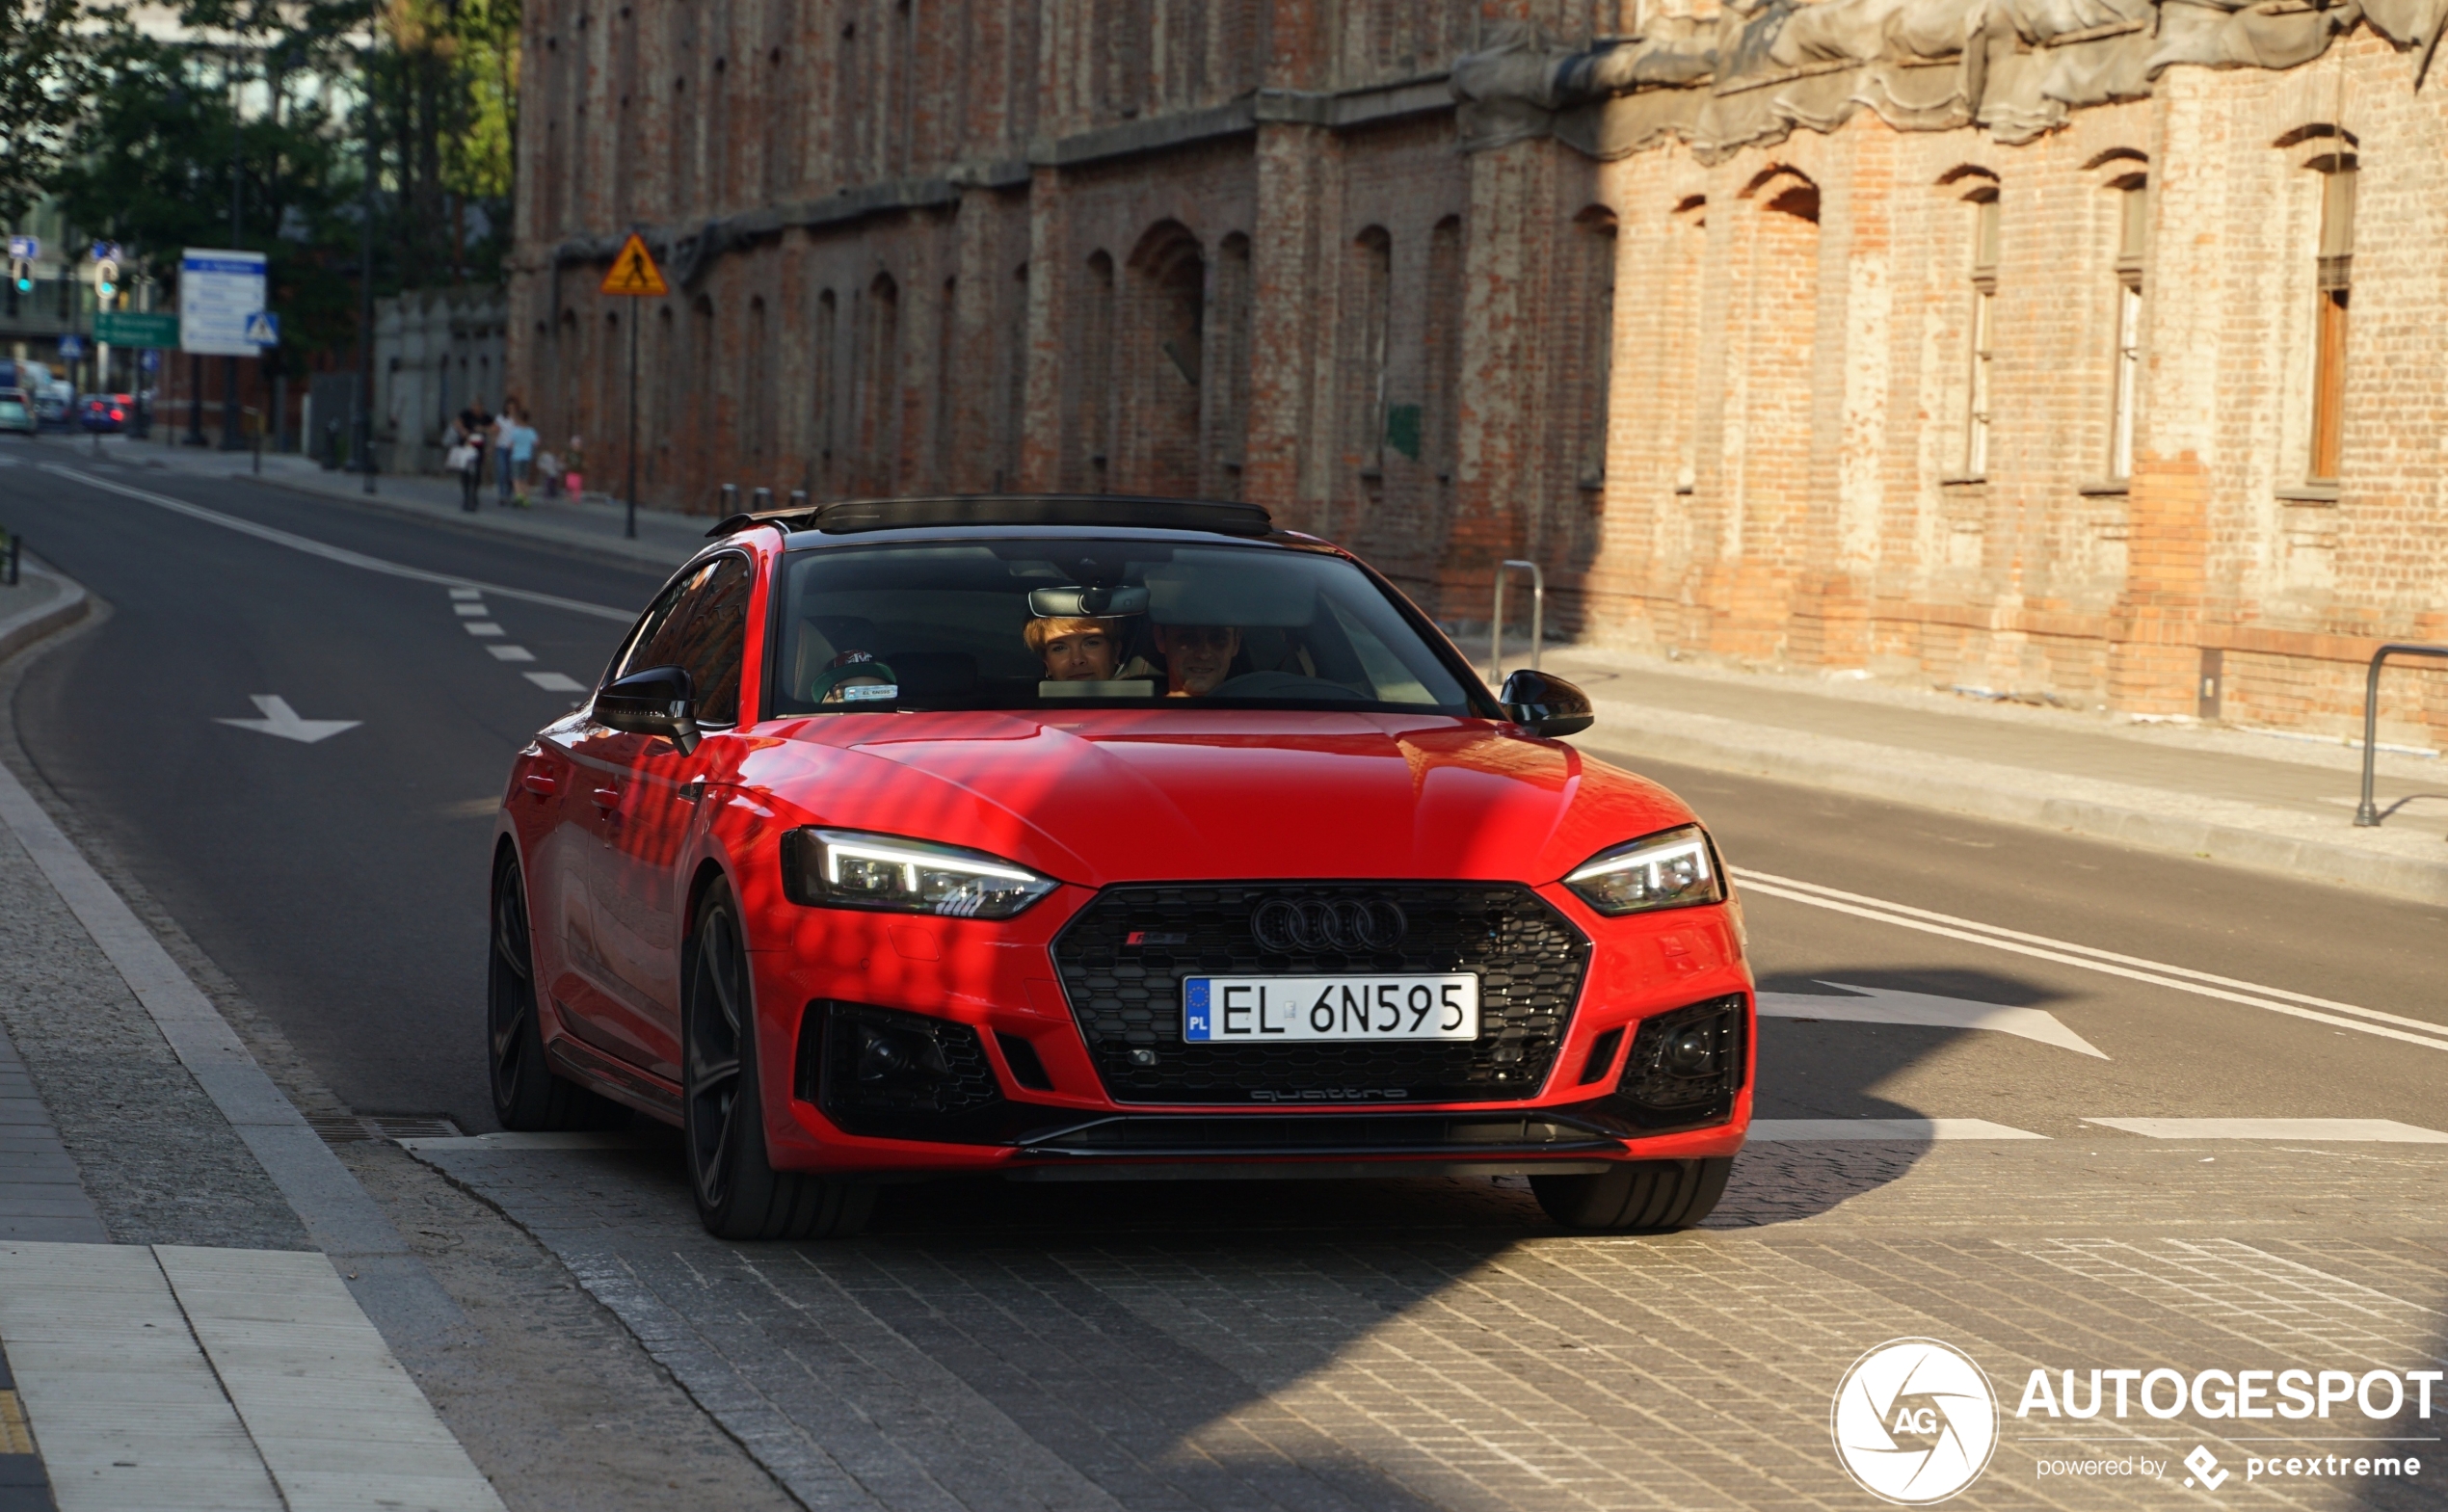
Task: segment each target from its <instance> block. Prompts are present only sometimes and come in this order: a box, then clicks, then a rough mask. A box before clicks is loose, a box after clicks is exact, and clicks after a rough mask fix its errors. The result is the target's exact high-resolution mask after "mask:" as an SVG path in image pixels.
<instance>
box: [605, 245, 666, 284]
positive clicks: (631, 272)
mask: <svg viewBox="0 0 2448 1512" xmlns="http://www.w3.org/2000/svg"><path fill="white" fill-rule="evenodd" d="M603 292H604V293H606V294H626V295H630V296H632V297H635V298H640V299H652V298H654V297H655V296H657V295H662V294H669V293H670V292H672V291H671V290H670V289H669V288H667V287H666V286H665V285H664V283H663V270H661V269H660V268H657V267H655V266H654V257H653V254H652V253H651V252H648V251H647V250H646V239H645V238H644V237H642V236H640V235H638V233H637V232H635V231H631V232H630V233H629V239H628V240H627V241H625V242H623V243H622V244H621V252H620V255H619V256H617V257H614V258H613V259H612V271H611V272H610V273H607V274H605V275H604V276H603Z"/></svg>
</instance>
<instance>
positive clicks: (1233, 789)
mask: <svg viewBox="0 0 2448 1512" xmlns="http://www.w3.org/2000/svg"><path fill="white" fill-rule="evenodd" d="M711 537H712V541H711V544H708V545H707V546H706V547H705V549H704V550H703V551H701V552H700V553H699V554H698V556H697V557H696V558H695V560H693V561H691V562H690V563H689V564H688V565H687V566H686V567H684V568H682V569H681V570H680V571H679V575H677V576H676V577H674V578H673V579H672V581H671V583H670V584H669V585H668V586H667V587H665V588H664V590H663V591H662V593H661V594H659V595H658V596H657V597H655V599H654V601H653V603H652V605H651V606H650V607H649V608H648V609H647V611H646V613H645V614H644V616H643V617H641V618H640V619H639V621H638V623H637V625H636V627H635V628H634V629H632V630H631V631H630V632H629V634H628V636H627V638H626V640H625V641H624V642H623V644H622V647H621V650H620V652H619V654H618V655H616V656H615V657H614V658H613V661H612V664H611V666H610V667H609V668H608V669H607V671H606V672H605V674H604V677H603V681H602V684H601V686H599V688H597V689H596V691H595V694H594V696H593V698H592V699H591V700H590V701H589V702H588V703H586V704H585V705H583V706H582V707H580V708H578V709H577V710H575V711H573V712H572V713H571V714H570V715H569V716H568V717H567V718H565V719H561V720H559V721H556V722H555V723H554V724H552V725H550V726H549V727H547V728H546V729H544V730H543V731H542V732H541V733H539V734H538V735H537V737H536V739H535V741H534V742H533V743H532V744H530V745H529V746H527V747H526V749H525V750H523V751H521V752H520V753H519V758H518V761H517V763H516V765H515V766H514V767H513V768H512V770H511V773H510V781H509V783H508V786H507V789H506V791H505V794H504V796H503V799H502V803H501V811H500V819H499V839H498V842H497V846H496V849H495V853H494V858H493V863H492V954H491V963H490V992H489V997H490V1002H489V1025H488V1027H489V1031H490V1032H489V1035H488V1042H489V1045H488V1048H489V1052H490V1058H491V1070H492V1092H493V1102H494V1109H495V1112H496V1113H497V1114H498V1116H499V1118H500V1120H501V1123H502V1125H503V1127H506V1128H511V1129H551V1128H574V1127H601V1122H602V1120H603V1119H604V1118H605V1117H606V1116H607V1115H611V1114H614V1113H615V1112H616V1110H615V1109H614V1108H613V1107H612V1106H611V1104H623V1105H625V1106H627V1107H629V1108H632V1109H636V1110H639V1111H642V1112H644V1113H647V1114H649V1115H651V1116H652V1117H654V1118H657V1119H660V1120H663V1121H665V1122H667V1123H670V1124H673V1125H677V1126H679V1128H680V1129H681V1130H682V1139H681V1143H682V1145H683V1147H684V1149H685V1151H686V1154H687V1160H688V1164H689V1168H690V1175H691V1178H692V1180H693V1184H694V1186H695V1190H696V1198H697V1205H698V1209H699V1212H700V1215H701V1216H702V1217H703V1219H704V1220H705V1226H706V1228H707V1229H709V1230H711V1231H712V1232H713V1233H717V1234H720V1235H723V1236H725V1237H730V1238H740V1239H752V1238H798V1237H812V1236H824V1235H840V1234H846V1233H853V1232H855V1231H856V1230H857V1229H858V1228H859V1227H860V1225H861V1224H862V1223H864V1222H865V1218H866V1216H867V1214H868V1212H869V1210H870V1209H871V1207H873V1204H874V1198H875V1193H876V1190H877V1188H878V1186H879V1185H881V1184H882V1183H885V1182H891V1181H906V1180H920V1179H924V1178H929V1177H943V1176H953V1175H962V1174H971V1175H974V1174H979V1173H1000V1174H1002V1175H1003V1176H1005V1177H1007V1178H1010V1179H1014V1180H1114V1179H1133V1178H1135V1179H1144V1180H1182V1179H1195V1178H1266V1177H1274V1178H1288V1177H1336V1178H1348V1177H1362V1176H1368V1177H1413V1176H1482V1177H1484V1176H1497V1175H1506V1174H1513V1175H1525V1176H1527V1177H1528V1178H1529V1180H1530V1189H1531V1191H1532V1192H1533V1193H1534V1194H1535V1195H1536V1197H1537V1199H1538V1202H1539V1204H1540V1205H1541V1207H1544V1208H1545V1209H1546V1211H1547V1213H1548V1214H1549V1215H1550V1216H1551V1217H1553V1218H1554V1219H1556V1220H1557V1222H1559V1223H1561V1224H1564V1225H1568V1226H1572V1227H1578V1228H1586V1229H1601V1230H1657V1229H1671V1228H1679V1227H1685V1226H1688V1225H1690V1224H1694V1223H1697V1222H1698V1221H1699V1220H1700V1219H1701V1218H1703V1217H1705V1216H1706V1215H1707V1214H1708V1212H1709V1211H1710V1209H1711V1208H1712V1207H1714V1206H1715V1205H1716V1201H1717V1198H1718V1195H1719V1194H1720V1193H1721V1192H1722V1191H1723V1190H1724V1187H1725V1181H1726V1174H1727V1171H1728V1169H1729V1167H1730V1166H1731V1164H1732V1159H1733V1156H1734V1154H1735V1152H1736V1151H1737V1150H1738V1149H1740V1148H1741V1146H1742V1144H1743V1134H1744V1131H1745V1129H1746V1127H1748V1125H1749V1121H1750V1114H1751V1088H1750V1083H1751V1074H1752V1065H1753V1058H1754V1056H1753V1044H1754V1033H1753V1031H1754V1024H1755V1021H1754V1018H1753V1003H1752V983H1751V976H1750V971H1749V968H1748V967H1747V965H1746V964H1745V962H1744V959H1743V926H1742V917H1741V914H1740V912H1739V906H1738V904H1737V902H1736V900H1735V899H1734V897H1733V896H1732V894H1731V892H1730V891H1729V889H1728V887H1727V883H1726V878H1725V872H1724V868H1723V866H1722V865H1721V864H1720V862H1719V861H1718V858H1717V856H1716V849H1715V847H1714V845H1713V844H1712V843H1711V841H1710V838H1709V836H1708V834H1707V833H1706V832H1705V831H1704V830H1703V829H1702V828H1701V826H1700V824H1699V823H1698V821H1697V820H1696V819H1695V818H1694V816H1693V814H1692V812H1691V810H1690V809H1689V808H1687V807H1685V806H1684V804H1683V803H1682V802H1681V801H1679V800H1678V799H1677V798H1675V796H1674V795H1673V794H1672V793H1669V792H1667V791H1666V790H1665V789H1664V788H1663V787H1661V786H1659V785H1658V784H1657V783H1651V782H1648V781H1646V780H1644V779H1642V778H1639V777H1636V776H1634V775H1632V774H1630V773H1628V772H1623V771H1620V770H1617V769H1616V768H1614V767H1610V766H1608V765H1605V764H1604V763H1602V762H1598V761H1594V760H1592V759H1590V758H1589V757H1588V756H1584V755H1583V754H1582V753H1581V752H1580V751H1577V750H1576V749H1574V748H1573V747H1572V746H1570V745H1567V744H1565V743H1564V742H1563V741H1562V740H1560V739H1558V738H1557V737H1559V736H1563V735H1569V734H1574V733H1577V732H1579V731H1581V730H1583V729H1587V728H1588V726H1589V724H1590V720H1591V713H1590V704H1589V701H1588V700H1587V698H1585V697H1584V696H1583V694H1582V693H1581V692H1580V691H1579V690H1578V689H1576V688H1574V687H1573V686H1571V685H1570V684H1569V683H1566V682H1564V681H1562V680H1561V679H1559V678H1557V677H1554V676H1542V675H1541V674H1539V673H1537V672H1534V671H1522V672H1516V673H1514V674H1513V675H1512V676H1510V677H1508V678H1506V679H1505V681H1504V686H1503V691H1502V692H1501V693H1499V694H1496V695H1493V696H1491V695H1490V693H1489V692H1488V690H1487V688H1486V686H1485V685H1484V684H1483V683H1482V682H1481V681H1480V680H1479V678H1478V677H1477V675H1476V674H1475V673H1474V672H1473V671H1472V669H1471V667H1470V664H1469V663H1468V662H1467V661H1466V660H1465V659H1464V658H1463V657H1462V655H1461V654H1460V653H1459V652H1458V651H1456V650H1454V648H1453V646H1452V645H1451V643H1450V642H1449V641H1448V640H1447V639H1446V638H1445V636H1444V635H1443V634H1442V633H1441V632H1440V631H1439V630H1438V629H1437V628H1436V626H1435V625H1434V624H1433V623H1430V622H1429V621H1428V619H1427V618H1426V617H1425V616H1424V615H1423V614H1422V613H1421V612H1420V611H1419V609H1418V608H1416V607H1415V606H1414V605H1413V604H1412V603H1411V602H1410V600H1409V599H1407V598H1406V597H1404V596H1403V595H1402V594H1401V593H1400V592H1399V591H1397V589H1396V588H1394V587H1393V586H1392V585H1391V584H1389V583H1388V582H1387V581H1386V580H1385V579H1384V578H1382V577H1380V576H1378V575H1377V574H1376V573H1375V572H1373V571H1371V570H1370V569H1369V568H1368V567H1367V566H1366V565H1365V564H1363V563H1361V562H1360V561H1358V560H1357V559H1356V558H1354V557H1353V556H1352V555H1351V554H1350V553H1349V552H1346V551H1344V550H1341V549H1339V548H1337V547H1335V546H1333V545H1331V544H1327V543H1325V542H1323V541H1319V540H1317V539H1315V538H1313V537H1310V536H1305V535H1300V534H1296V533H1293V532H1290V531H1285V530H1280V529H1277V528H1275V526H1274V525H1273V523H1272V522H1271V520H1270V519H1269V517H1268V515H1267V513H1266V511H1265V510H1264V509H1262V508H1260V507H1258V506H1255V505H1250V504H1236V503H1220V502H1202V501H1192V500H1179V499H1142V498H1128V497H1065V496H982V497H981V496H963V497H956V498H907V499H884V500H852V501H845V502H840V503H833V504H826V505H822V506H819V507H815V508H812V509H802V510H798V511H794V512H786V513H773V514H763V515H753V516H748V515H743V516H735V517H732V518H731V519H728V520H725V521H723V522H722V523H721V524H720V525H718V526H716V527H715V528H714V530H713V531H712V532H711Z"/></svg>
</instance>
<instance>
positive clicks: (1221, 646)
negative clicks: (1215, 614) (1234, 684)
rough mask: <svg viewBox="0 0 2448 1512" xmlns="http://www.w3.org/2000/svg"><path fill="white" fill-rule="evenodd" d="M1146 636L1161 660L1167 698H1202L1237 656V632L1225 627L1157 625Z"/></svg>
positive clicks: (1229, 671) (1226, 673)
mask: <svg viewBox="0 0 2448 1512" xmlns="http://www.w3.org/2000/svg"><path fill="white" fill-rule="evenodd" d="M1149 633H1150V635H1151V636H1152V637H1153V638H1154V640H1155V641H1156V649H1157V651H1158V652H1160V653H1161V654H1162V655H1163V657H1164V667H1165V676H1166V679H1167V684H1168V685H1167V686H1166V688H1165V696H1166V697H1167V698H1176V699H1182V698H1205V697H1206V696H1207V695H1208V694H1210V693H1212V692H1214V691H1215V685H1216V684H1217V683H1219V682H1222V681H1223V680H1224V679H1225V678H1226V677H1229V676H1232V675H1233V658H1234V657H1236V656H1237V655H1239V654H1240V653H1241V632H1240V631H1239V630H1237V629H1236V628H1235V627H1233V626H1232V625H1229V624H1157V625H1152V626H1150V627H1149Z"/></svg>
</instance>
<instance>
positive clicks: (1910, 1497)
mask: <svg viewBox="0 0 2448 1512" xmlns="http://www.w3.org/2000/svg"><path fill="white" fill-rule="evenodd" d="M1829 1430H1830V1431H1831V1432H1832V1433H1833V1434H1834V1435H1835V1439H1836V1459H1837V1462H1838V1463H1839V1464H1841V1465H1843V1466H1844V1467H1845V1472H1846V1473H1847V1474H1849V1475H1850V1476H1852V1477H1853V1480H1854V1481H1855V1482H1856V1483H1857V1484H1858V1485H1860V1487H1861V1488H1862V1489H1863V1490H1864V1491H1867V1492H1869V1493H1870V1494H1871V1495H1872V1496H1874V1497H1876V1498H1878V1499H1880V1500H1882V1501H1892V1502H1895V1503H1897V1504H1898V1505H1900V1506H1908V1507H1924V1506H1929V1505H1931V1504H1933V1503H1935V1502H1940V1501H1944V1500H1946V1499H1948V1498H1949V1497H1952V1496H1954V1495H1955V1494H1956V1492H1958V1491H1961V1490H1962V1489H1963V1488H1964V1487H1966V1486H1969V1485H1971V1484H1972V1483H1973V1482H1974V1481H1976V1480H1978V1479H1980V1478H1981V1472H1982V1471H1984V1470H1986V1469H1988V1468H1989V1456H1990V1455H1992V1454H1994V1453H1996V1452H1997V1446H1998V1398H1997V1393H1995V1392H1994V1391H1992V1390H1990V1388H1989V1378H1988V1377H1987V1376H1986V1375H1983V1374H1982V1371H1981V1367H1980V1366H1977V1365H1974V1364H1973V1363H1972V1360H1971V1358H1970V1357H1969V1356H1967V1355H1965V1354H1964V1353H1963V1352H1962V1351H1961V1350H1958V1349H1956V1348H1955V1347H1953V1346H1952V1345H1948V1344H1942V1343H1940V1342H1938V1340H1934V1339H1894V1340H1888V1341H1887V1342H1886V1343H1883V1344H1880V1345H1879V1346H1878V1347H1877V1348H1876V1349H1873V1350H1871V1351H1870V1352H1869V1353H1868V1354H1865V1355H1863V1356H1862V1357H1861V1358H1860V1359H1858V1360H1856V1361H1854V1362H1853V1365H1852V1368H1851V1369H1849V1370H1847V1371H1846V1372H1845V1379H1844V1380H1843V1381H1841V1382H1839V1383H1838V1384H1837V1387H1836V1405H1835V1408H1834V1410H1833V1411H1832V1412H1831V1413H1830V1414H1829Z"/></svg>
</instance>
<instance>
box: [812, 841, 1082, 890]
mask: <svg viewBox="0 0 2448 1512" xmlns="http://www.w3.org/2000/svg"><path fill="white" fill-rule="evenodd" d="M824 850H825V880H826V881H827V882H830V883H832V884H833V885H834V886H835V887H839V886H840V885H841V862H842V858H844V857H848V858H850V859H851V860H853V861H878V862H884V863H885V864H886V865H888V866H898V867H900V868H901V886H903V887H905V888H907V889H910V890H911V891H912V892H916V891H917V890H918V868H919V867H920V866H924V867H926V868H927V869H928V870H930V871H958V872H966V873H968V874H969V875H971V876H976V877H999V878H1001V879H1002V880H1004V881H1005V882H1038V881H1042V880H1044V879H1042V878H1040V877H1039V876H1038V875H1037V874H1036V873H1034V872H1028V871H1023V870H1021V869H1020V868H1019V867H1017V866H994V865H989V864H987V863H986V862H974V861H966V860H961V859H958V858H954V857H948V856H944V855H940V854H928V853H925V852H921V851H905V850H900V849H898V848H896V847H893V846H891V845H868V844H863V843H860V842H858V841H855V840H827V841H826V842H825V848H824Z"/></svg>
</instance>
